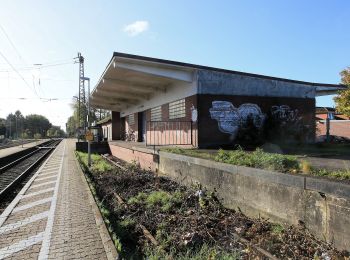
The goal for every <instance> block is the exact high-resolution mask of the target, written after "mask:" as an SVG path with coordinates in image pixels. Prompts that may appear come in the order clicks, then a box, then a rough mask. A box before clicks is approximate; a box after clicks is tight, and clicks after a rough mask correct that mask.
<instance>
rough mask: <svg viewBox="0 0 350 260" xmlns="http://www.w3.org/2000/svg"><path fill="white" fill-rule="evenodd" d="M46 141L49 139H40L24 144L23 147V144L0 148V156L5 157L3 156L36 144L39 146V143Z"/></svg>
mask: <svg viewBox="0 0 350 260" xmlns="http://www.w3.org/2000/svg"><path fill="white" fill-rule="evenodd" d="M46 141H48V140H46V139H45V140H40V141H36V142H31V143H27V144H23V147H22V145H17V146H13V147H9V148H5V149H0V158H3V157H6V156H8V155H11V154H14V153H17V152H20V151H23V150H26V149H28V148H31V147H34V146H37V145H39V144H42V143H44V142H46Z"/></svg>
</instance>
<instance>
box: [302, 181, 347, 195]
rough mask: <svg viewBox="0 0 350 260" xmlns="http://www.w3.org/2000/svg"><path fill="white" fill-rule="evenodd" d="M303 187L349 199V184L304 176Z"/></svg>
mask: <svg viewBox="0 0 350 260" xmlns="http://www.w3.org/2000/svg"><path fill="white" fill-rule="evenodd" d="M305 188H306V189H308V190H314V191H318V192H323V193H326V194H331V195H334V196H339V197H344V198H348V199H350V185H347V184H343V183H340V182H336V181H329V180H325V179H319V178H313V177H306V184H305Z"/></svg>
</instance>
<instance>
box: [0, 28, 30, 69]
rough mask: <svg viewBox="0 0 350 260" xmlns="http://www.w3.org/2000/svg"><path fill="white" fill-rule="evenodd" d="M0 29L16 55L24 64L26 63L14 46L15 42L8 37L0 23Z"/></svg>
mask: <svg viewBox="0 0 350 260" xmlns="http://www.w3.org/2000/svg"><path fill="white" fill-rule="evenodd" d="M0 29H1V31H2V32H3V33H4V35H5V37H6V38H7V40H8V41H9V43H10V44H11V46H12V48H13V49H14V50H15V51H16V53H17V55H18V57H19V58H20V59H21V60H22V61H23V63H24V64H26V63H27V62H26V61H25V60H24V59H23V57H22V55H21V54H20V53H19V51H18V49H17V48H16V46H15V44H14V43H13V41H12V40H11V39H10V37H9V36H8V34H7V33H6V31H5V29H4V27H3V26H2V25H1V24H0Z"/></svg>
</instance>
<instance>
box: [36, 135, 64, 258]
mask: <svg viewBox="0 0 350 260" xmlns="http://www.w3.org/2000/svg"><path fill="white" fill-rule="evenodd" d="M65 152H66V140H64V148H63V151H62V157H61V158H62V159H61V165H60V171H59V173H58V178H57V183H56V186H55V192H54V194H53V197H52V202H51V207H50V213H49V217H48V219H47V224H46V229H45V235H44V238H43V243H42V245H41V249H40V253H39V256H38V259H39V260H44V259H47V258H48V256H49V249H50V243H51V234H52V227H53V224H54V220H55V211H56V203H57V195H58V189H59V186H60V179H61V175H62V171H63V162H64V154H65Z"/></svg>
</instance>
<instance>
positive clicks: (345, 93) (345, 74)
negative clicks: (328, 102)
mask: <svg viewBox="0 0 350 260" xmlns="http://www.w3.org/2000/svg"><path fill="white" fill-rule="evenodd" d="M340 76H341V82H342V84H344V85H346V86H347V89H345V90H342V91H340V92H339V95H338V96H336V97H335V98H334V101H335V104H336V108H337V111H338V112H340V113H342V114H344V115H346V116H350V67H348V68H346V69H345V70H343V71H342V72H340Z"/></svg>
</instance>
